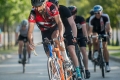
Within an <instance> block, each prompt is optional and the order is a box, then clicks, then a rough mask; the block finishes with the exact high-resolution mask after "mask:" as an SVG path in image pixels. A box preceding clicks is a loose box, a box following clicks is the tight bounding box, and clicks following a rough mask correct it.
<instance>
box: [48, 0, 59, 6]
mask: <svg viewBox="0 0 120 80" xmlns="http://www.w3.org/2000/svg"><path fill="white" fill-rule="evenodd" d="M49 2H52V3H54V4H56V5H58V3H59V0H49Z"/></svg>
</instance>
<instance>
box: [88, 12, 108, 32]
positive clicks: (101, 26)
mask: <svg viewBox="0 0 120 80" xmlns="http://www.w3.org/2000/svg"><path fill="white" fill-rule="evenodd" d="M107 23H110V19H109V16H108V15H107V14H102V15H101V18H100V19H97V18H96V17H95V15H93V16H91V17H90V21H89V26H90V27H93V32H97V33H101V32H103V31H104V32H105V27H106V24H107Z"/></svg>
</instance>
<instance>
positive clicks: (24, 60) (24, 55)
mask: <svg viewBox="0 0 120 80" xmlns="http://www.w3.org/2000/svg"><path fill="white" fill-rule="evenodd" d="M25 64H26V49H23V58H22V65H23V73H25Z"/></svg>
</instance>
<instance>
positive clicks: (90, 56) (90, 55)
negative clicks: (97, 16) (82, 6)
mask: <svg viewBox="0 0 120 80" xmlns="http://www.w3.org/2000/svg"><path fill="white" fill-rule="evenodd" d="M92 15H94V11H93V9H91V10H90V16H92ZM90 16H89V17H88V18H87V19H86V26H87V30H88V31H89V19H90ZM88 49H89V52H88V58H89V59H90V60H91V59H92V43H91V42H89V43H88Z"/></svg>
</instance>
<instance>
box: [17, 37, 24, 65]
mask: <svg viewBox="0 0 120 80" xmlns="http://www.w3.org/2000/svg"><path fill="white" fill-rule="evenodd" d="M23 39H24V37H23V36H21V35H19V38H18V45H19V46H18V47H19V48H18V56H19V60H18V62H19V63H21V61H22V47H23Z"/></svg>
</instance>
